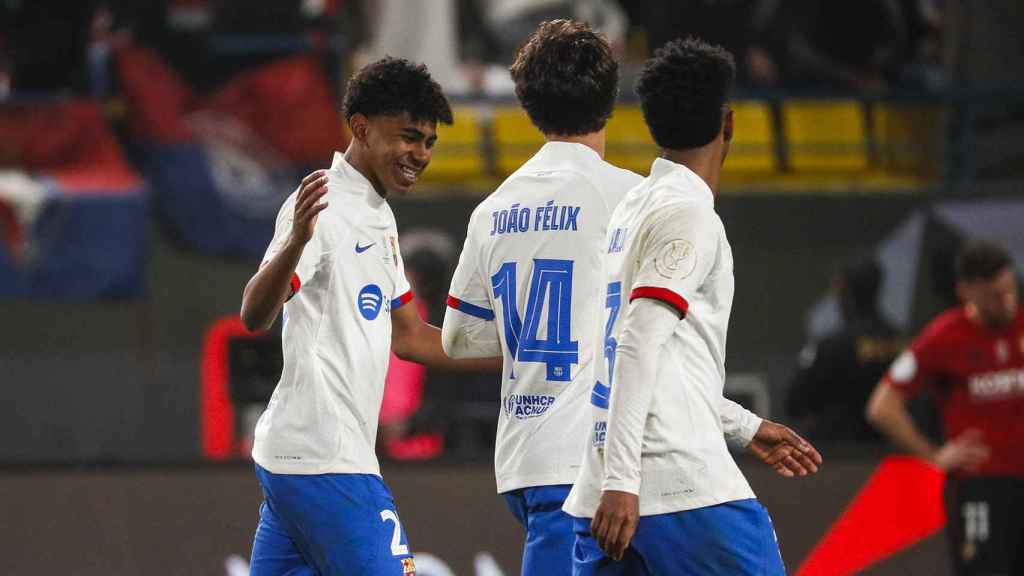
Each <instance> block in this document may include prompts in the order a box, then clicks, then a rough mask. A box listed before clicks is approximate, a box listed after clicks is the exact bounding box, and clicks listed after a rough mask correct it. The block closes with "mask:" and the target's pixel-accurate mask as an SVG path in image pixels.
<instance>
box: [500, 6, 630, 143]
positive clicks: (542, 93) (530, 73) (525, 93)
mask: <svg viewBox="0 0 1024 576" xmlns="http://www.w3.org/2000/svg"><path fill="white" fill-rule="evenodd" d="M509 72H511V74H512V80H514V81H515V84H516V96H517V97H519V102H520V103H521V104H522V106H523V108H524V109H525V110H526V114H527V115H528V116H529V117H530V121H531V122H533V124H534V125H535V126H536V127H537V128H539V129H540V131H541V132H543V133H545V134H556V135H560V136H578V135H581V134H588V133H590V132H597V131H598V130H600V129H602V128H604V125H605V124H606V123H607V122H608V118H611V115H612V108H613V107H614V106H615V99H616V97H617V96H618V94H619V65H618V63H617V62H616V61H615V58H613V57H612V52H611V47H610V46H609V45H608V41H607V40H606V39H605V38H604V37H603V36H601V35H600V34H598V33H596V32H594V31H593V30H591V29H590V27H589V26H587V25H586V24H583V23H581V22H576V21H573V20H549V21H547V22H544V23H542V24H541V25H540V26H538V27H537V30H535V31H534V32H533V34H531V35H530V37H529V38H528V39H527V40H526V42H525V43H524V44H523V45H522V46H521V47H520V48H519V50H518V51H517V52H516V57H515V61H514V62H513V63H512V67H511V68H509Z"/></svg>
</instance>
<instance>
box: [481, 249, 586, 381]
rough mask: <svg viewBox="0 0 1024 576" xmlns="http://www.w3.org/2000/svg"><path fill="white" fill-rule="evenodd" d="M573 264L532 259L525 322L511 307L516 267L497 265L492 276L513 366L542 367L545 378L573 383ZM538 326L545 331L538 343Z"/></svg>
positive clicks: (575, 355) (576, 350)
mask: <svg viewBox="0 0 1024 576" xmlns="http://www.w3.org/2000/svg"><path fill="white" fill-rule="evenodd" d="M572 265H573V262H572V260H550V259H543V258H535V259H534V260H533V276H532V277H531V278H530V286H529V292H528V293H527V296H526V314H525V316H524V317H520V315H519V308H518V306H517V304H516V294H517V291H516V287H517V285H518V284H517V283H516V263H515V262H506V263H504V264H502V265H501V268H499V269H498V272H497V273H495V274H494V275H493V276H491V287H492V288H493V289H494V298H495V300H501V308H502V313H501V319H502V324H504V327H505V342H506V344H507V345H508V350H509V354H511V355H512V361H513V363H514V362H538V363H541V364H544V365H545V366H546V373H547V379H548V380H553V381H556V382H568V381H570V380H572V366H573V365H574V364H578V363H579V342H578V341H576V340H573V339H572V334H571V331H572V327H571V323H572ZM545 305H546V306H545ZM545 311H546V312H547V316H546V317H545V316H544V312H545ZM541 327H544V328H545V332H546V334H545V337H544V338H543V339H542V338H541V337H540V329H541ZM512 378H515V373H514V372H513V373H512Z"/></svg>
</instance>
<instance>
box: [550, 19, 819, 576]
mask: <svg viewBox="0 0 1024 576" xmlns="http://www.w3.org/2000/svg"><path fill="white" fill-rule="evenodd" d="M734 76H735V66H734V64H733V58H732V56H731V55H730V54H729V53H728V52H726V51H725V50H723V49H722V48H719V47H715V46H711V45H708V44H706V43H704V42H701V41H699V40H694V39H689V40H682V41H675V42H670V43H669V44H667V45H666V46H665V47H663V48H661V49H660V50H658V51H657V52H656V53H655V56H654V58H652V59H651V60H649V61H648V62H647V64H646V66H645V67H644V70H643V72H642V74H641V76H640V78H639V81H638V83H637V87H636V91H637V94H638V95H639V96H640V102H641V108H642V110H643V114H644V119H645V120H646V122H647V125H648V127H649V129H650V132H651V135H652V136H653V137H654V141H655V142H656V143H657V145H658V147H659V149H660V157H659V158H657V159H656V160H655V161H654V163H653V165H652V166H651V174H650V176H648V177H647V178H646V179H645V180H644V181H643V183H641V184H640V185H639V186H637V187H635V188H633V189H632V190H630V191H629V192H628V193H627V194H626V195H625V198H623V200H622V202H621V203H620V204H619V206H618V207H617V208H616V209H615V211H614V212H613V213H612V216H611V219H610V221H609V223H608V236H607V241H606V242H605V245H606V247H607V249H606V253H607V254H606V259H605V262H604V266H605V274H606V278H605V282H606V284H607V290H608V292H607V293H608V298H607V307H608V309H609V312H608V314H607V321H606V322H605V323H604V325H603V326H602V328H603V332H602V336H603V338H604V342H605V350H606V354H607V356H608V357H609V359H608V362H607V372H606V373H605V374H604V375H602V377H601V378H600V380H599V381H598V382H597V383H596V384H595V386H594V391H593V393H592V395H591V404H592V405H593V410H592V413H593V424H592V428H591V434H590V438H589V442H588V443H587V449H586V451H585V457H584V461H583V467H582V469H581V471H580V475H579V476H578V477H577V479H576V482H575V484H574V485H573V488H572V491H571V492H570V494H569V497H568V499H567V500H566V503H565V510H566V511H567V512H568V513H569V514H571V515H572V516H574V517H575V520H574V528H575V533H576V544H575V549H574V554H573V564H574V570H573V574H575V575H588V574H601V575H611V574H615V575H619V574H630V575H634V574H635V575H642V574H682V575H692V576H708V575H718V574H721V575H726V574H728V575H744V574H746V575H751V576H753V575H755V574H756V575H758V576H764V575H772V576H774V575H781V574H784V573H785V568H784V566H783V563H782V557H781V555H780V554H779V548H778V544H777V543H776V541H775V538H774V531H773V529H772V525H771V520H770V519H769V517H768V513H767V511H766V510H765V509H764V507H763V506H761V504H760V503H758V501H757V500H756V499H755V498H754V493H753V491H751V489H750V486H749V485H748V484H747V481H746V479H745V478H744V477H743V474H742V473H741V472H740V470H739V468H738V467H737V466H736V462H735V461H734V460H733V458H732V455H730V454H729V450H728V448H727V446H726V441H725V439H724V438H723V419H722V416H723V412H722V405H723V404H722V401H723V396H722V388H723V386H724V384H725V342H726V331H727V328H728V323H729V314H730V311H731V308H732V297H733V261H732V252H731V249H730V247H729V242H728V240H727V239H726V236H725V229H724V227H723V226H722V222H721V220H720V219H719V217H718V214H717V213H716V212H715V206H714V202H715V195H716V194H717V191H718V185H719V174H720V171H721V167H722V163H723V162H724V161H725V157H726V155H727V153H728V151H729V143H730V141H731V139H732V131H733V118H732V111H731V110H730V109H729V95H730V91H731V89H732V85H733V79H734ZM786 430H788V429H786ZM790 434H791V432H790ZM792 438H793V440H792V442H790V443H783V444H780V445H778V447H777V451H776V454H775V455H776V457H777V458H778V460H777V462H785V463H786V464H784V468H785V467H786V466H791V468H789V470H797V471H799V472H798V474H807V473H813V472H815V471H817V466H818V465H819V464H820V463H821V456H820V455H819V454H818V453H817V451H815V450H814V448H813V447H812V446H811V445H810V444H808V443H807V442H805V441H803V440H802V439H800V438H799V437H797V436H795V435H793V436H792ZM787 475H789V474H787Z"/></svg>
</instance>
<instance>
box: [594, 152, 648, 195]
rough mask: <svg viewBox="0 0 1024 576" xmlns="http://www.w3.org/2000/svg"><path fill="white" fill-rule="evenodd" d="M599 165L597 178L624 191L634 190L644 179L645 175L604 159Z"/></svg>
mask: <svg viewBox="0 0 1024 576" xmlns="http://www.w3.org/2000/svg"><path fill="white" fill-rule="evenodd" d="M598 166H599V168H598V169H597V170H596V172H597V174H594V176H595V177H596V179H597V180H598V181H599V182H600V183H602V184H603V185H605V186H607V187H610V188H615V189H618V190H622V191H623V192H624V193H625V192H628V191H629V190H632V189H633V188H635V187H637V186H638V185H639V184H640V183H641V182H643V181H644V177H643V176H641V175H640V174H637V173H636V172H633V171H632V170H628V169H626V168H620V167H619V166H616V165H614V164H612V163H611V162H607V161H604V160H602V161H601V163H600V164H598Z"/></svg>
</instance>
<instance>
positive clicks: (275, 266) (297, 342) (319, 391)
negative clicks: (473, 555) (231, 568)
mask: <svg viewBox="0 0 1024 576" xmlns="http://www.w3.org/2000/svg"><path fill="white" fill-rule="evenodd" d="M343 112H344V116H345V118H346V120H347V122H348V127H349V129H350V131H351V133H352V141H351V143H350V144H349V147H348V150H346V151H345V153H344V154H340V153H335V155H334V162H333V164H332V166H331V168H330V169H329V170H321V171H317V172H314V173H313V174H310V175H309V176H307V177H306V178H305V179H304V180H303V182H302V185H301V186H300V187H299V189H298V190H297V191H296V192H295V193H294V194H292V195H291V196H290V197H289V198H288V199H287V200H286V201H285V203H284V205H283V206H282V208H281V211H280V213H279V214H278V218H277V225H276V229H275V231H274V238H273V240H272V241H271V242H270V247H269V248H268V249H267V253H266V256H265V258H264V262H263V265H262V266H261V268H260V270H259V271H258V272H257V273H256V275H255V276H253V277H252V279H251V280H250V281H249V283H248V284H247V285H246V287H245V291H244V293H243V296H242V311H241V315H242V319H243V321H244V322H245V325H246V327H248V328H249V329H250V330H261V329H266V328H268V327H270V325H271V324H272V323H273V322H274V320H275V319H276V317H277V315H278V313H279V312H280V311H281V309H282V308H283V309H284V325H283V329H282V345H283V348H284V369H283V370H282V373H281V380H280V382H279V383H278V385H277V388H276V389H275V390H274V394H273V396H272V397H271V399H270V403H269V405H268V406H267V410H266V411H265V412H264V413H263V415H262V416H261V417H260V420H259V423H258V424H257V426H256V434H255V441H254V444H253V452H252V456H253V459H254V460H255V461H256V475H257V477H258V478H259V481H260V485H261V487H262V489H263V495H264V501H263V504H262V506H261V507H260V522H259V526H258V527H257V529H256V536H255V540H254V543H253V551H252V574H253V575H254V576H264V575H278V574H323V575H327V574H346V575H351V574H356V575H358V574H366V575H370V574H373V575H381V574H383V575H389V574H390V575H404V574H413V573H415V565H414V563H413V559H412V555H411V554H410V551H409V545H408V541H407V539H406V537H405V533H404V531H403V530H402V526H401V523H400V520H399V517H398V514H397V512H396V510H395V503H394V500H393V499H392V497H391V493H390V491H389V490H388V488H387V486H386V485H385V484H384V482H383V480H382V479H381V476H380V468H379V466H378V463H377V457H376V454H375V452H374V444H375V442H376V436H377V421H378V418H377V416H378V414H379V412H380V406H381V399H382V397H383V392H384V378H385V374H386V371H387V367H388V357H389V350H393V351H394V352H395V354H396V355H397V356H398V357H400V358H402V359H405V360H412V361H415V362H420V363H422V364H427V365H430V366H435V367H440V368H442V369H484V368H486V369H492V370H494V369H496V361H494V360H493V359H492V360H476V361H464V362H457V361H453V360H451V359H449V358H448V357H447V356H445V355H444V352H443V350H442V348H441V335H440V330H439V329H437V328H435V327H433V326H429V325H427V324H426V323H424V322H423V321H422V320H421V319H420V317H419V315H418V314H417V312H416V310H415V307H414V306H405V304H406V303H408V302H409V301H410V300H411V299H412V292H411V291H410V289H409V284H408V282H407V280H406V277H405V272H404V268H403V263H402V255H401V253H400V252H399V249H398V231H397V228H396V224H395V217H394V215H393V214H392V212H391V208H390V207H389V205H388V202H387V198H388V196H389V195H394V194H399V195H401V194H405V193H407V192H408V191H409V190H410V188H411V187H412V186H413V185H414V184H415V182H416V180H417V178H418V177H419V175H420V173H421V172H423V170H424V169H425V168H426V167H427V164H428V163H429V162H430V156H431V150H432V148H433V146H434V143H435V142H436V141H437V123H438V122H443V123H445V124H451V122H452V112H451V109H450V107H449V105H448V101H447V100H446V99H445V96H444V94H443V93H442V92H441V87H440V86H439V85H438V84H437V83H436V82H435V81H434V80H433V79H431V77H430V74H429V73H428V72H427V69H426V67H424V66H423V65H416V64H413V63H411V62H408V61H406V60H400V59H394V58H385V59H383V60H380V61H377V62H374V63H372V64H370V65H368V66H366V67H365V68H363V69H361V70H360V71H358V72H357V73H356V74H355V75H354V76H353V77H352V78H351V79H350V80H349V82H348V85H347V87H346V93H345V98H344V103H343Z"/></svg>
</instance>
